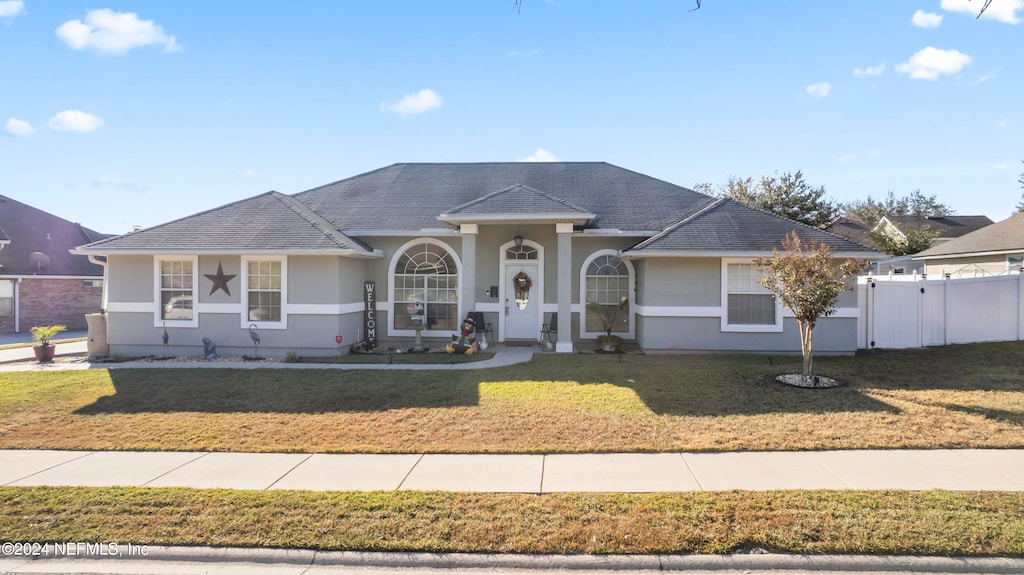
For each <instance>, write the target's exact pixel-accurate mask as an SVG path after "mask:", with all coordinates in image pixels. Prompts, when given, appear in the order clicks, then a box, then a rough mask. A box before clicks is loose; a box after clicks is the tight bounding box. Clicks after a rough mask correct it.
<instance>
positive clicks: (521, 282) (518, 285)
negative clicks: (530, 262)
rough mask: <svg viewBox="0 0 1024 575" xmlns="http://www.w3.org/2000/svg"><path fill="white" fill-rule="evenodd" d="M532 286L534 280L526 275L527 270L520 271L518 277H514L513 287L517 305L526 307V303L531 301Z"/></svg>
mask: <svg viewBox="0 0 1024 575" xmlns="http://www.w3.org/2000/svg"><path fill="white" fill-rule="evenodd" d="M532 287H533V280H531V279H530V276H528V275H526V272H519V273H518V274H516V277H514V278H512V288H513V289H514V290H515V292H516V307H518V308H519V309H526V305H527V304H528V303H529V302H530V288H532Z"/></svg>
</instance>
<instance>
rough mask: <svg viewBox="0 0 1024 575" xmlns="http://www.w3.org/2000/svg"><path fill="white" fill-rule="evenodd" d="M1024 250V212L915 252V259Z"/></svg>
mask: <svg viewBox="0 0 1024 575" xmlns="http://www.w3.org/2000/svg"><path fill="white" fill-rule="evenodd" d="M1018 251H1024V213H1020V214H1016V215H1013V216H1010V217H1009V218H1007V219H1005V220H1003V221H1001V222H999V223H997V224H992V225H990V226H985V227H983V228H981V229H980V230H977V231H974V232H971V233H969V234H967V235H964V236H960V237H959V238H956V239H952V240H949V241H947V242H942V243H940V244H938V245H936V246H935V247H932V248H929V249H927V250H925V251H923V252H921V253H918V254H915V255H914V259H924V258H929V257H941V256H952V255H965V256H966V255H972V254H978V253H986V252H1018Z"/></svg>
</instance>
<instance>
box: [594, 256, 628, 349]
mask: <svg viewBox="0 0 1024 575" xmlns="http://www.w3.org/2000/svg"><path fill="white" fill-rule="evenodd" d="M630 287H631V286H630V270H629V267H628V266H627V265H626V263H625V262H623V261H622V260H620V259H619V258H617V257H615V256H614V255H612V254H603V255H598V256H597V257H595V258H593V259H592V260H591V261H590V263H589V264H588V265H587V269H586V275H585V276H584V294H583V295H584V301H585V303H590V302H597V303H599V304H601V305H602V306H603V307H604V308H605V309H606V310H608V312H613V311H614V310H615V309H616V308H617V307H619V305H621V304H623V302H625V309H623V310H622V311H620V312H618V313H617V314H614V315H615V321H614V322H613V323H612V332H613V333H624V334H625V333H629V332H630V331H631V330H630V314H629V296H630V293H631V289H630ZM584 313H585V314H586V320H585V325H584V331H585V332H589V333H604V331H605V326H604V320H603V318H602V317H601V316H600V315H598V314H597V313H594V312H593V311H592V310H589V309H588V310H585V312H584ZM611 315H612V314H611V313H609V314H606V317H611Z"/></svg>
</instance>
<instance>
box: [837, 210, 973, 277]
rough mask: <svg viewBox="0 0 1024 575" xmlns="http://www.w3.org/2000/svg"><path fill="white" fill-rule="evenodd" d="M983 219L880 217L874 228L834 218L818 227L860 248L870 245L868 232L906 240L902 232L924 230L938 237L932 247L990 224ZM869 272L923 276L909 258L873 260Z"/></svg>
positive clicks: (914, 261) (920, 267)
mask: <svg viewBox="0 0 1024 575" xmlns="http://www.w3.org/2000/svg"><path fill="white" fill-rule="evenodd" d="M991 224H992V220H990V219H989V218H988V217H987V216H883V217H882V219H881V220H879V222H878V224H876V225H875V226H874V228H869V227H868V226H866V225H864V224H862V223H860V222H858V221H856V220H851V219H850V218H846V217H838V218H835V219H834V220H832V221H831V222H829V223H828V224H826V225H824V226H822V229H823V230H825V231H828V232H832V233H834V234H837V235H840V236H843V237H844V238H849V239H852V240H854V241H856V242H860V243H862V244H864V245H869V246H870V245H872V244H873V242H872V240H871V236H870V233H871V232H872V231H879V232H882V233H885V234H886V235H888V236H889V237H891V238H893V239H899V240H903V241H904V242H905V241H906V239H907V238H906V235H905V233H904V230H906V229H907V228H908V227H916V228H927V229H928V230H930V231H932V232H934V233H937V234H938V235H937V236H936V237H935V239H933V240H932V246H937V245H939V244H941V243H943V242H947V241H949V240H952V239H955V238H958V237H960V236H963V235H965V234H969V233H971V232H973V231H976V230H979V229H981V228H983V227H985V226H988V225H991ZM872 273H875V274H881V275H888V274H913V273H924V263H922V262H920V261H916V260H915V259H914V258H912V257H911V256H896V257H892V258H884V259H880V260H875V261H874V262H873V263H872Z"/></svg>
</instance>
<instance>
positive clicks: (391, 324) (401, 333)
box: [378, 237, 464, 337]
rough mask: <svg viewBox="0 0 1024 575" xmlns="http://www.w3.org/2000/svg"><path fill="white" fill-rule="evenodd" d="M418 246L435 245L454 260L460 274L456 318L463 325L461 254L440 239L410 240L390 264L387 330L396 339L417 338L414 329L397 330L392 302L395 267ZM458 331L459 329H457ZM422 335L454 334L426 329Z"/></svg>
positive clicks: (392, 257) (456, 284) (456, 286)
mask: <svg viewBox="0 0 1024 575" xmlns="http://www.w3.org/2000/svg"><path fill="white" fill-rule="evenodd" d="M417 244H433V245H435V246H438V247H440V248H441V249H443V250H445V251H446V252H448V255H449V256H451V258H452V260H453V261H454V262H455V271H456V272H457V273H458V274H459V279H458V281H456V282H455V290H456V292H458V294H459V303H458V306H456V312H455V317H456V318H459V319H458V320H457V321H458V322H459V323H461V321H462V320H461V318H462V317H463V315H462V314H463V311H462V278H463V273H464V272H463V269H462V258H460V257H459V252H457V251H455V250H454V249H453V248H452V247H451V246H450V245H448V244H446V243H445V242H442V241H441V240H438V239H434V238H430V237H422V238H416V239H414V240H409V241H407V242H405V243H404V244H402V247H400V248H398V249H397V250H395V253H393V254H392V255H391V261H390V262H388V330H387V333H388V335H389V336H396V337H415V336H416V330H414V329H395V302H394V301H392V300H394V299H395V265H396V264H397V263H398V259H399V258H401V257H402V255H403V254H404V253H405V252H406V251H407V250H408V249H409V248H411V247H413V246H415V245H417ZM399 305H405V304H404V302H402V303H399ZM378 325H379V324H378ZM456 329H458V328H456ZM420 334H421V335H423V336H425V337H445V336H450V335H451V334H452V330H450V329H424V330H420Z"/></svg>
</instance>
